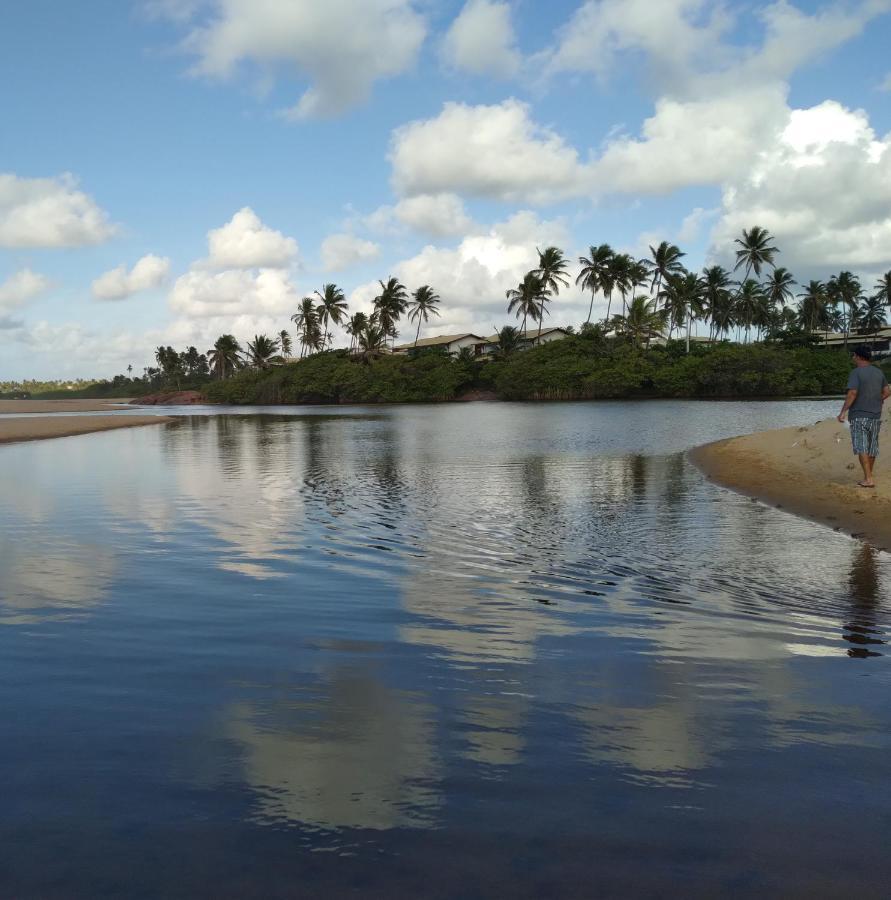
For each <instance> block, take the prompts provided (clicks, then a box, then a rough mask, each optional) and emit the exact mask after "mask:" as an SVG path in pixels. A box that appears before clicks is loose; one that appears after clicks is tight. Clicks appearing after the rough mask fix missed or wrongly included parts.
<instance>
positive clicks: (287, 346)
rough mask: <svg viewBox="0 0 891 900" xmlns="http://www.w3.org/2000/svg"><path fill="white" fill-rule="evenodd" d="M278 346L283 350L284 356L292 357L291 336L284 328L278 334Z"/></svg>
mask: <svg viewBox="0 0 891 900" xmlns="http://www.w3.org/2000/svg"><path fill="white" fill-rule="evenodd" d="M278 345H279V347H281V348H282V356H290V355H291V349H292V346H293V345H292V344H291V335H290V334H288V332H287V331H285V329H284V328H282V330H281V331H280V332H279V333H278Z"/></svg>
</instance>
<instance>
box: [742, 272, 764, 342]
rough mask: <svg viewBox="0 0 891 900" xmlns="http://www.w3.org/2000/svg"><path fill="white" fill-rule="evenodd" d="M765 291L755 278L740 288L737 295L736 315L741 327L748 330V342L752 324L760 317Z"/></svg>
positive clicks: (748, 280) (745, 282)
mask: <svg viewBox="0 0 891 900" xmlns="http://www.w3.org/2000/svg"><path fill="white" fill-rule="evenodd" d="M763 298H764V291H763V290H762V288H761V285H760V284H759V283H758V282H757V281H755V279H754V278H749V279H747V280H746V281H744V282H743V283H742V284H741V285H740V286H739V291H737V295H736V314H737V319H738V321H739V323H740V324H741V325H745V328H746V342H747V343H748V340H749V336H750V334H751V331H752V324H753V323H754V320H755V319H756V318H757V316H758V312H759V309H760V308H761V303H762V300H763Z"/></svg>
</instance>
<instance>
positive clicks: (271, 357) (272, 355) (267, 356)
mask: <svg viewBox="0 0 891 900" xmlns="http://www.w3.org/2000/svg"><path fill="white" fill-rule="evenodd" d="M278 351H279V343H278V341H277V340H276V339H275V338H271V337H267V336H266V335H265V334H255V335H254V339H253V340H252V341H248V345H247V356H248V364H249V365H251V366H254V368H257V369H268V368H269V366H270V365H271V364H272V363H274V362H278V361H280V360H281V357H280V356H279V355H278Z"/></svg>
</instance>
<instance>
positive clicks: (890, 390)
mask: <svg viewBox="0 0 891 900" xmlns="http://www.w3.org/2000/svg"><path fill="white" fill-rule="evenodd" d="M889 397H891V387H889V386H888V385H887V384H886V385H885V386H884V387H883V388H882V403H884V402H885V401H886V400H887V399H888V398H889Z"/></svg>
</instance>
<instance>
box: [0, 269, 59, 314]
mask: <svg viewBox="0 0 891 900" xmlns="http://www.w3.org/2000/svg"><path fill="white" fill-rule="evenodd" d="M50 286H51V283H50V280H49V278H47V277H46V276H45V275H41V274H40V273H38V272H33V271H31V269H21V270H20V271H18V272H15V273H14V274H13V275H10V276H9V278H7V279H6V280H5V281H3V282H0V317H2V316H3V315H4V314H5V313H9V312H10V311H12V310H14V309H18V308H19V307H21V306H24V305H25V304H26V303H28V302H29V301H30V300H33V299H34V298H35V297H39V296H40V295H41V294H43V293H45V292H46V291H47V290H48V289H49V288H50Z"/></svg>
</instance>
